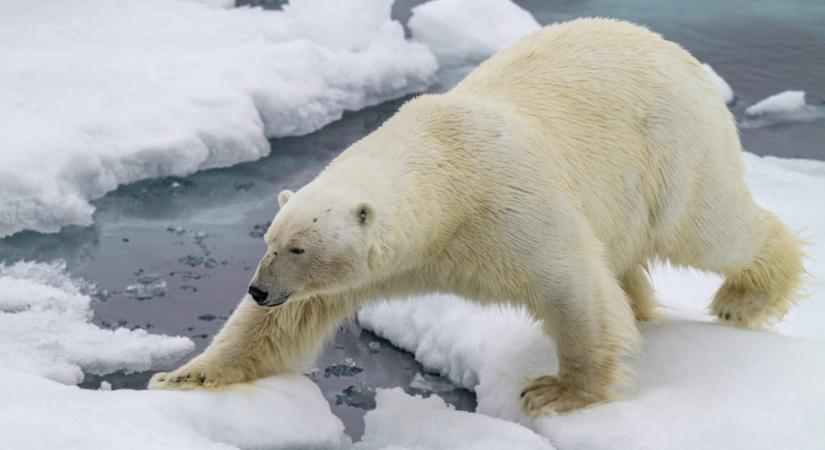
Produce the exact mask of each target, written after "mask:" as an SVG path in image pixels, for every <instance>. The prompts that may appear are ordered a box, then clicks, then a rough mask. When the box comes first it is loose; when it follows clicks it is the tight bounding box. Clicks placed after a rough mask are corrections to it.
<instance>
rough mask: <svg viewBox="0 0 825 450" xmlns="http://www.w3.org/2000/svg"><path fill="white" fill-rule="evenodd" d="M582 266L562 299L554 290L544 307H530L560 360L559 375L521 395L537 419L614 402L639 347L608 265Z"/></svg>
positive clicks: (628, 311) (626, 304) (530, 386)
mask: <svg viewBox="0 0 825 450" xmlns="http://www.w3.org/2000/svg"><path fill="white" fill-rule="evenodd" d="M588 265H589V266H590V267H587V266H588ZM583 266H584V267H581V268H578V269H577V271H576V273H572V274H569V279H568V280H567V281H566V285H564V286H563V289H562V290H563V293H560V292H558V291H557V290H558V288H559V287H560V286H559V285H558V284H555V286H554V288H555V290H556V292H553V291H552V290H549V291H547V292H546V293H545V295H544V296H543V299H544V302H545V303H544V304H542V298H539V300H538V303H539V304H531V308H530V309H531V311H532V312H533V314H534V315H536V316H537V317H538V318H539V319H540V320H541V321H542V323H543V327H544V329H545V330H546V331H547V333H548V334H549V335H551V336H552V337H553V338H554V340H555V343H556V348H557V353H558V357H559V371H558V374H557V375H555V376H544V377H540V378H537V379H534V380H532V381H530V382H529V383H528V385H527V386H526V387H525V389H524V390H523V391H522V393H521V404H522V407H523V409H524V410H525V411H526V412H527V413H528V414H530V415H532V416H537V415H542V414H548V413H552V412H565V411H570V410H574V409H578V408H582V407H585V406H588V405H593V404H597V403H601V402H604V401H607V400H609V399H610V398H611V397H612V389H613V388H614V387H615V385H616V384H617V383H618V382H619V381H621V380H622V378H623V377H624V376H625V375H626V374H627V373H628V372H629V370H627V368H626V366H625V363H624V362H623V361H622V357H623V356H624V355H626V354H627V353H629V352H632V351H633V350H634V349H635V348H636V346H637V345H638V343H639V341H640V336H639V331H638V329H637V328H636V322H635V320H634V317H633V312H632V310H631V308H630V304H629V300H628V298H627V296H626V295H625V293H624V291H623V290H622V288H621V287H620V285H619V283H618V281H617V280H616V278H615V277H614V276H613V275H612V274H611V273H610V272H609V270H608V269H607V267H606V264H605V263H604V262H603V261H601V259H600V258H598V257H596V258H591V259H590V260H589V261H587V262H585V263H584V264H583ZM550 285H553V283H550ZM551 299H552V301H551Z"/></svg>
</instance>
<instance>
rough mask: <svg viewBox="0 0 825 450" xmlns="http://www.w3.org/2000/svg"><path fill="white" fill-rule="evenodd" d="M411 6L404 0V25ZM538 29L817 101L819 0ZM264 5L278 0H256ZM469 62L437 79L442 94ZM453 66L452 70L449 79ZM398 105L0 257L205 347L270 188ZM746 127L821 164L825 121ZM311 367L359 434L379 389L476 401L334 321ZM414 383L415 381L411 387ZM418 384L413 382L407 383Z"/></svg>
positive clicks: (171, 181)
mask: <svg viewBox="0 0 825 450" xmlns="http://www.w3.org/2000/svg"><path fill="white" fill-rule="evenodd" d="M417 3H420V2H417V1H411V0H398V1H397V2H396V4H395V6H394V9H393V14H394V16H395V17H396V19H398V20H400V21H402V22H404V23H405V22H406V21H407V19H408V18H409V16H410V9H411V8H412V7H413V6H414V5H415V4H417ZM516 3H518V4H520V5H521V6H522V7H524V8H526V9H528V10H529V11H530V12H531V13H533V15H534V16H535V17H536V19H537V20H538V21H539V22H541V23H542V24H549V23H553V22H558V21H564V20H569V19H572V18H576V17H582V16H607V17H617V18H622V19H628V20H632V21H634V22H637V23H641V24H644V25H647V26H649V27H650V28H652V29H654V30H656V31H658V32H660V33H662V34H663V35H664V36H665V37H667V38H668V39H671V40H674V41H676V42H678V43H680V44H681V45H683V46H684V47H685V48H687V49H688V50H689V51H691V52H692V53H693V54H694V55H695V56H696V57H697V58H699V59H700V60H701V61H703V62H706V63H709V64H711V65H712V66H713V68H714V69H715V70H716V72H717V73H719V74H720V75H721V76H722V77H723V78H725V80H727V82H728V83H729V84H730V85H731V86H732V87H733V89H734V91H735V93H736V97H737V99H736V102H735V103H734V104H733V105H732V106H731V110H732V111H733V113H734V114H735V115H736V116H737V118H739V119H742V118H743V115H744V110H745V108H746V107H747V106H749V105H752V104H754V103H756V102H757V101H759V100H760V99H763V98H765V97H767V96H769V95H772V94H775V93H778V92H781V91H785V90H789V89H794V90H804V91H806V92H807V98H808V103H809V104H812V105H815V106H817V107H820V106H821V105H822V104H823V100H825V3H823V2H822V0H798V1H787V2H785V1H777V0H728V1H713V0H693V1H689V2H687V1H685V2H675V1H656V0H641V1H628V0H624V1H622V0H521V1H517V2H516ZM262 6H264V7H268V8H277V7H279V2H277V1H275V2H263V4H262ZM462 73H466V70H458V71H451V72H449V73H448V72H445V73H443V77H442V81H441V82H440V83H439V84H437V85H436V86H434V87H433V90H435V91H439V90H445V89H447V88H449V87H450V85H451V84H453V83H454V82H456V81H457V79H458V78H459V77H460V74H462ZM456 74H459V75H456ZM404 100H405V99H399V100H395V101H390V102H386V103H384V104H380V105H377V106H374V107H371V108H368V109H365V110H362V111H358V112H351V113H347V114H345V115H344V117H343V118H342V119H341V120H339V121H337V122H334V123H332V124H330V125H328V126H327V127H325V128H323V129H321V130H319V131H317V132H315V133H312V134H310V135H307V136H303V137H295V138H284V139H273V140H271V146H272V152H271V154H270V155H269V156H268V157H266V158H264V159H262V160H259V161H255V162H252V163H246V164H240V165H236V166H234V167H229V168H225V169H216V170H208V171H203V172H199V173H196V174H194V175H192V176H189V177H185V178H166V179H158V180H150V181H144V182H139V183H135V184H132V185H127V186H122V187H121V188H120V189H118V190H116V191H114V192H111V193H109V194H108V195H106V196H105V197H103V198H101V199H99V200H97V201H96V202H95V206H96V208H97V212H96V214H95V217H94V224H93V225H92V226H88V227H76V226H72V227H66V228H64V229H63V230H62V231H61V232H59V233H56V234H40V233H34V232H21V233H18V234H16V235H13V236H10V237H8V238H5V239H2V240H0V255H2V259H3V260H5V261H6V263H13V262H14V261H18V260H23V259H26V260H36V261H51V260H54V259H63V260H65V261H66V262H67V265H68V269H69V271H70V272H71V274H72V275H74V276H77V277H82V278H85V279H87V280H90V281H93V282H94V283H96V284H97V286H98V293H97V294H96V299H95V303H94V314H95V316H94V322H95V323H97V324H98V325H101V326H104V327H117V326H126V327H142V328H148V329H149V330H150V331H151V332H156V333H165V334H171V335H177V334H180V335H185V336H190V337H191V338H192V339H193V340H194V342H195V343H196V345H197V350H196V351H200V350H202V349H203V348H204V347H205V346H206V345H207V344H208V342H209V340H210V338H211V337H212V336H214V334H215V333H216V332H217V331H218V329H220V327H221V325H222V324H223V323H224V321H225V320H226V318H227V316H228V315H229V314H230V313H231V311H232V309H233V307H234V306H235V305H236V304H237V302H238V301H239V300H240V298H241V296H242V295H243V293H244V291H245V289H246V286H247V283H248V281H249V279H250V277H251V275H252V272H253V271H254V269H255V266H256V264H257V261H258V259H259V258H260V256H261V255H262V253H263V251H264V247H265V246H264V243H263V240H262V237H261V236H262V234H263V232H264V231H265V230H266V226H267V224H268V222H269V221H270V220H271V218H272V216H273V215H274V214H275V212H276V211H277V204H276V201H275V195H276V194H277V192H279V191H280V190H281V189H284V188H292V189H296V188H299V187H300V186H302V185H303V184H305V183H306V182H308V181H309V180H311V179H312V178H313V177H314V176H315V174H317V173H318V172H319V171H320V170H321V169H322V168H323V167H324V166H325V165H326V164H327V163H328V162H329V161H330V160H331V159H332V158H333V157H335V156H336V155H337V154H338V153H339V152H341V151H342V150H343V149H345V148H346V147H347V146H348V145H349V144H351V143H353V142H354V141H356V140H357V139H359V138H360V137H362V136H364V135H365V134H367V133H369V132H370V131H371V130H373V129H375V128H376V127H377V126H378V125H379V124H381V123H382V122H383V121H384V120H385V119H387V118H388V117H389V116H390V115H392V114H393V113H394V112H395V111H396V109H397V108H398V107H399V106H400V105H401V104H402V103H403V101H404ZM783 122H784V121H782V120H779V121H777V122H776V123H767V124H763V125H764V126H759V127H755V128H743V129H742V140H743V143H744V147H745V149H746V150H747V151H750V152H753V153H756V154H760V155H775V156H783V157H798V158H813V159H825V121H822V120H820V121H807V122H799V123H787V122H785V123H783ZM150 375H151V373H150V372H143V373H134V374H123V373H116V374H113V375H109V376H105V377H97V376H91V375H89V376H87V378H86V381H85V382H84V384H83V385H82V386H84V387H89V388H96V387H97V386H99V384H100V382H101V381H102V380H104V379H105V380H107V381H109V382H110V383H111V384H112V386H113V388H115V389H119V388H134V389H141V388H144V387H145V385H146V381H147V380H148V378H149V376H150ZM309 375H310V376H311V377H312V378H313V379H314V380H315V381H316V382H317V383H318V385H319V386H320V387H321V389H322V391H323V392H324V395H325V396H326V398H327V399H328V401H329V402H330V404H331V406H332V410H333V411H334V412H335V414H337V415H338V416H340V417H341V418H342V420H343V422H344V424H345V425H346V427H347V432H348V433H349V434H350V435H351V436H353V437H354V438H356V439H357V438H358V437H359V436H360V435H361V433H362V431H363V419H362V416H363V414H364V412H365V411H366V410H368V409H369V408H370V407H371V406H372V405H373V403H374V399H373V393H374V390H375V388H376V387H392V386H401V387H405V388H407V389H408V390H409V391H410V392H418V393H424V392H427V391H435V392H437V395H441V396H442V397H444V398H445V399H446V400H447V401H448V402H450V403H451V404H453V405H455V406H456V407H457V408H459V409H466V410H472V409H473V408H474V407H475V397H474V395H473V394H472V393H471V392H469V391H466V390H462V389H457V388H454V387H453V386H451V385H449V383H448V382H447V381H446V380H444V379H442V378H440V377H438V376H436V375H432V374H426V372H425V370H424V368H423V367H422V366H421V365H420V364H419V363H418V362H416V361H415V359H414V358H413V357H412V355H410V354H409V353H406V352H404V351H401V350H398V349H396V348H394V347H393V346H392V345H390V344H389V343H388V342H386V341H384V340H382V339H380V338H378V337H376V336H375V335H373V334H372V333H370V332H368V331H365V330H362V329H361V328H360V327H359V326H358V324H357V323H350V324H347V325H344V326H342V327H341V329H340V330H339V331H338V332H337V334H336V336H335V339H334V341H333V342H332V343H331V344H330V345H329V346H328V348H327V349H325V350H324V352H323V353H322V355H321V357H320V359H319V360H318V361H317V364H316V366H315V367H314V369H313V370H311V371H310V372H309ZM413 380H416V381H415V382H413ZM411 383H412V387H410V385H411Z"/></svg>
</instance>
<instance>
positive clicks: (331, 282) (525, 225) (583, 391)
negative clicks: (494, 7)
mask: <svg viewBox="0 0 825 450" xmlns="http://www.w3.org/2000/svg"><path fill="white" fill-rule="evenodd" d="M740 150H741V146H740V142H739V138H738V135H737V130H736V127H735V123H734V120H733V118H732V117H731V114H730V113H729V112H728V109H727V108H726V107H725V105H724V104H723V103H722V101H721V100H720V99H719V95H718V93H717V92H716V90H715V88H714V86H713V84H712V83H711V82H710V81H709V80H708V79H707V77H706V75H705V73H704V72H703V70H702V68H701V66H700V64H699V63H698V62H697V61H696V59H694V58H693V57H692V56H691V55H689V54H688V53H687V52H686V51H684V50H683V49H682V48H680V47H679V46H678V45H676V44H674V43H671V42H668V41H665V40H664V39H662V38H661V37H660V36H659V35H657V34H655V33H652V32H650V31H648V30H646V29H644V28H641V27H638V26H635V25H632V24H629V23H625V22H619V21H614V20H605V19H581V20H575V21H572V22H567V23H562V24H557V25H553V26H549V27H547V28H545V29H543V30H540V31H538V32H536V33H533V34H531V35H529V36H527V37H525V38H524V39H522V40H521V41H519V42H517V43H516V44H514V45H513V46H511V47H509V48H507V49H505V50H503V51H501V52H500V53H498V54H497V55H495V56H494V57H492V58H490V59H489V60H488V61H486V62H485V63H483V64H482V65H481V66H479V67H478V68H477V69H476V70H475V71H473V72H472V73H471V74H470V75H468V76H467V78H466V79H465V80H463V81H462V82H461V83H460V84H459V85H458V86H456V87H455V88H454V89H453V90H451V91H450V92H448V93H446V94H442V95H424V96H421V97H418V98H416V99H415V100H412V101H410V102H408V103H407V104H406V105H404V106H403V107H402V108H401V110H400V111H399V112H398V113H397V114H396V115H395V116H393V117H392V118H391V119H389V120H388V121H387V122H386V123H385V124H384V125H383V126H381V127H380V128H379V129H378V130H376V131H375V132H373V133H372V134H370V135H369V136H367V137H365V138H363V139H362V140H361V141H359V142H357V143H356V144H354V145H353V146H352V147H350V148H349V149H347V150H346V151H345V152H343V153H342V154H341V155H340V156H339V157H338V158H337V159H335V160H334V161H333V162H332V163H331V164H330V165H329V167H328V168H327V169H326V170H325V171H324V172H322V173H321V174H320V175H319V176H318V177H317V178H316V179H315V180H314V181H312V182H311V183H309V184H308V185H306V186H305V187H304V188H302V189H301V190H299V191H298V192H297V193H295V194H294V195H291V193H283V194H282V195H280V196H279V200H280V201H281V202H282V203H285V204H284V205H283V208H282V210H281V211H280V212H279V213H278V215H277V216H276V218H275V220H274V222H273V224H272V227H271V229H270V230H269V232H268V234H267V242H268V244H269V251H268V253H267V257H265V258H264V260H263V261H262V264H261V267H259V269H258V272H257V274H256V277H255V279H254V280H253V283H257V284H259V285H261V286H264V287H265V288H266V289H269V290H270V291H273V290H278V289H279V290H282V291H284V292H286V291H287V290H289V291H290V292H294V294H293V295H292V297H290V298H289V301H288V302H287V303H285V304H284V305H282V306H279V307H275V308H262V307H259V306H257V305H256V304H255V303H254V302H252V301H251V300H250V298H249V297H247V298H245V299H244V301H243V302H242V303H241V305H240V306H239V308H238V309H237V311H236V312H235V313H234V314H233V316H232V317H231V318H230V320H229V322H228V323H227V324H226V326H225V328H224V329H223V330H222V331H221V332H220V333H219V334H218V335H217V336H216V338H215V339H214V341H213V342H212V345H211V346H210V347H209V348H208V349H207V350H206V351H205V352H204V353H203V354H202V355H200V356H198V357H196V358H195V359H193V360H192V361H191V362H190V363H188V364H187V365H185V366H184V367H182V368H180V369H178V370H177V371H174V372H172V373H171V374H158V375H157V376H156V377H155V378H153V380H152V382H151V386H152V387H158V388H164V387H181V388H186V387H195V386H206V387H215V386H220V385H223V384H226V383H234V382H239V381H244V380H249V379H253V378H256V377H261V376H265V375H269V374H274V373H279V372H285V371H294V370H297V369H298V368H299V367H300V364H301V363H302V362H303V361H305V360H306V359H307V358H311V357H312V355H314V354H315V352H316V351H317V349H318V347H319V346H320V345H321V343H322V341H323V340H324V338H325V337H326V336H328V335H329V334H330V332H331V331H332V330H333V329H334V328H335V327H336V326H337V324H338V323H339V322H340V321H341V320H342V319H344V318H346V317H348V316H350V315H351V314H352V313H353V312H354V311H355V309H356V308H357V307H358V305H360V304H362V303H363V302H364V301H367V300H370V299H376V298H390V297H398V296H405V295H410V294H417V293H424V292H434V291H440V292H452V293H456V294H459V295H461V296H464V297H466V298H469V299H474V300H476V301H479V302H511V303H515V304H518V305H524V306H526V307H527V308H528V309H529V311H530V312H531V313H532V314H533V315H534V316H535V317H536V318H537V319H539V320H540V321H542V322H543V323H544V326H545V329H546V331H547V333H548V334H549V335H551V336H552V337H553V338H554V339H555V342H556V343H557V346H558V354H559V355H560V357H559V359H560V361H559V366H560V370H559V373H558V374H556V375H554V376H547V377H542V378H539V379H537V380H533V381H532V382H530V383H529V384H528V385H527V386H526V388H525V391H524V393H523V394H522V398H523V404H524V407H525V408H526V409H527V410H528V411H529V412H531V413H533V414H542V413H546V412H550V411H566V410H570V409H575V408H579V407H582V406H586V405H590V404H594V403H598V402H601V401H605V400H607V399H609V398H610V397H611V393H612V389H611V388H612V387H613V386H614V385H615V384H616V383H617V382H618V381H620V379H621V377H622V374H623V373H624V372H626V370H625V366H624V364H623V362H622V356H623V355H624V354H626V353H627V352H629V351H632V350H633V349H634V348H635V347H636V346H637V344H638V342H639V333H638V331H637V329H636V324H635V320H634V315H635V318H637V319H639V320H647V319H650V318H652V317H654V315H655V311H654V308H655V301H654V299H653V291H652V288H651V286H650V283H649V281H648V278H647V275H646V266H647V264H648V263H649V262H650V261H651V260H654V259H661V260H666V261H669V262H671V263H673V264H676V265H685V266H693V267H697V268H700V269H704V270H709V271H714V272H718V273H720V274H723V275H725V276H726V277H727V282H726V283H725V285H724V286H723V287H722V288H721V289H720V292H719V293H718V294H717V298H716V300H715V301H714V304H713V306H712V308H713V310H714V312H715V313H716V314H718V315H719V316H720V317H722V318H723V319H725V320H729V321H732V322H735V323H737V324H740V325H745V326H759V325H760V324H762V323H763V322H765V321H766V320H769V319H773V318H776V317H780V316H781V315H782V314H784V313H785V312H786V311H787V309H788V308H789V306H790V305H791V299H792V295H793V294H794V292H795V290H796V289H797V285H798V282H799V276H800V273H801V272H802V270H803V269H802V266H801V263H800V261H801V252H800V249H799V242H798V240H797V238H796V237H795V236H794V235H793V234H791V233H790V232H789V231H788V230H787V229H786V228H785V227H784V226H783V225H782V224H781V223H780V222H779V221H778V220H777V219H776V217H775V216H774V215H773V214H771V213H769V212H767V211H765V210H763V209H762V208H760V207H758V206H757V205H756V204H754V202H753V201H752V199H751V196H750V194H749V192H748V190H747V189H746V186H745V184H744V182H743V179H742V170H743V169H742V162H741V159H740ZM361 205H368V207H369V221H367V222H368V223H360V222H358V221H357V220H355V219H354V217H355V214H357V211H359V208H360V207H361ZM319 217H321V218H322V220H319ZM307 236H309V237H307ZM322 237H323V238H326V240H324V239H322ZM310 241H311V242H310ZM321 241H323V242H322V243H319V242H321ZM295 242H299V243H301V245H308V246H309V247H308V251H307V254H306V255H313V256H306V255H304V256H301V257H302V258H305V259H304V260H301V259H299V257H298V256H294V255H293V256H285V255H284V252H285V250H286V248H287V247H289V246H290V245H295ZM278 251H280V252H281V253H277V252H278ZM319 254H320V256H319ZM278 255H280V256H278ZM289 258H293V259H289ZM317 258H321V260H318V259H317ZM301 261H310V262H306V264H308V265H306V266H302V265H301V264H304V262H301ZM279 264H280V265H279ZM294 267H301V268H302V270H292V269H290V268H294ZM302 273H312V275H301V274H302ZM302 277H315V278H314V279H313V281H312V282H309V281H307V280H306V279H303V278H302ZM319 280H322V281H319ZM537 357H541V356H540V355H537Z"/></svg>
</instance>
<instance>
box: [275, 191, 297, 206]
mask: <svg viewBox="0 0 825 450" xmlns="http://www.w3.org/2000/svg"><path fill="white" fill-rule="evenodd" d="M292 194H294V192H292V191H290V190H289V189H284V190H283V191H281V193H280V194H278V206H280V207H281V208H283V207H284V205H286V202H288V201H289V198H290V197H292Z"/></svg>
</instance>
